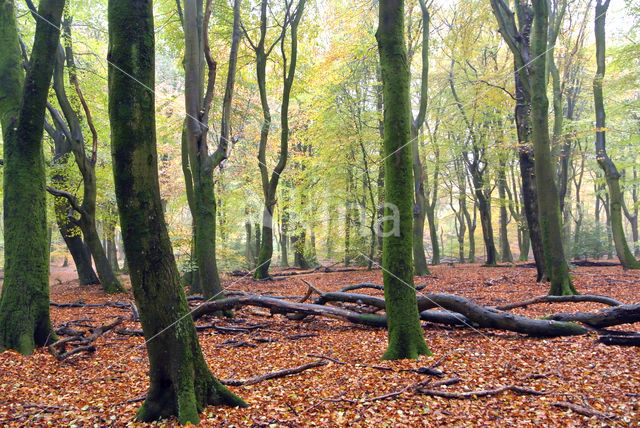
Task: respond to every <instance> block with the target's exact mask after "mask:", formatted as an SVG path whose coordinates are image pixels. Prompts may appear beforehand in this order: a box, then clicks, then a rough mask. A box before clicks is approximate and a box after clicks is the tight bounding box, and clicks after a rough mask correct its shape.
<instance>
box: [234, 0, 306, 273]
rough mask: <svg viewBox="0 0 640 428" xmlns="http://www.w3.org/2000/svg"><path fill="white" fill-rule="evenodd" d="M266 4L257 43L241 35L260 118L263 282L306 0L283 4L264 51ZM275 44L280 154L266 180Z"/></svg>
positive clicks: (259, 270)
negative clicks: (251, 63)
mask: <svg viewBox="0 0 640 428" xmlns="http://www.w3.org/2000/svg"><path fill="white" fill-rule="evenodd" d="M268 3H269V0H262V3H261V5H260V38H259V39H258V42H257V43H254V42H253V41H251V38H250V37H249V35H248V34H247V32H246V31H245V35H246V36H247V40H248V42H249V44H250V45H251V48H252V49H253V50H254V52H255V54H256V75H257V79H258V89H259V92H260V104H261V106H262V115H263V121H262V127H261V129H260V146H259V149H258V166H259V168H260V178H261V180H262V191H263V194H264V211H263V216H262V238H261V246H260V251H259V253H258V262H257V263H258V264H257V267H256V271H255V278H256V279H264V278H267V277H268V276H269V266H270V265H271V257H272V256H273V209H274V207H275V204H276V191H277V189H278V182H279V181H280V175H281V174H282V172H283V171H284V168H285V167H286V165H287V157H288V153H289V100H290V98H291V89H292V87H293V80H294V78H295V73H296V64H297V62H298V25H299V24H300V20H301V19H302V12H303V11H304V5H305V3H306V0H299V2H298V4H297V6H296V7H295V8H293V0H291V1H289V0H286V1H285V17H284V22H283V24H282V28H281V32H280V34H279V36H278V38H277V39H276V40H275V41H274V42H273V43H272V44H271V45H270V46H268V47H267V46H266V36H267V14H268V11H267V9H268ZM289 27H290V29H291V49H290V55H291V57H290V58H289V59H288V60H287V53H286V50H285V39H286V33H287V29H288V28H289ZM278 43H280V50H281V54H282V58H283V63H282V76H283V89H282V103H281V105H280V154H279V156H278V162H277V164H276V166H275V167H274V168H273V171H272V173H271V177H269V172H268V170H267V141H268V139H269V129H270V127H271V110H270V108H269V101H268V97H267V81H266V77H267V60H268V58H269V55H270V54H271V52H272V51H273V49H274V48H275V47H276V45H277V44H278ZM256 233H257V231H256Z"/></svg>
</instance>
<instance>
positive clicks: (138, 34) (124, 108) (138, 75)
mask: <svg viewBox="0 0 640 428" xmlns="http://www.w3.org/2000/svg"><path fill="white" fill-rule="evenodd" d="M108 18H109V54H108V58H109V70H108V71H109V119H110V123H111V149H112V155H113V169H114V181H115V188H116V199H117V202H118V209H119V211H120V223H121V230H122V237H123V241H124V247H125V253H126V256H127V261H128V265H129V272H130V274H131V284H132V288H133V293H134V296H135V299H136V305H137V307H138V309H139V313H140V320H141V323H142V329H143V331H144V334H145V338H146V345H147V352H148V355H149V366H150V367H149V376H150V387H149V391H148V393H147V396H146V399H145V402H144V403H143V405H142V407H141V408H140V409H139V410H138V412H137V415H136V417H137V419H138V420H140V421H153V420H157V419H160V418H165V417H169V416H172V415H175V416H177V418H178V421H179V423H181V424H186V423H189V422H191V423H194V424H197V423H198V422H199V416H198V413H199V412H200V411H201V410H202V409H203V408H204V407H205V406H206V405H208V404H227V405H231V406H246V404H245V403H244V402H243V401H242V400H241V399H240V398H239V397H237V396H236V395H235V394H233V393H231V392H230V391H229V390H227V389H226V388H225V387H224V386H223V385H222V384H220V382H219V381H218V380H217V379H216V378H214V377H213V375H212V374H211V372H210V371H209V367H208V365H207V362H206V361H205V359H204V356H203V355H202V351H201V349H200V345H199V343H198V336H197V334H196V329H195V325H194V323H193V319H192V318H191V317H190V316H188V314H189V307H188V305H187V300H186V298H185V295H184V291H183V289H182V286H181V285H180V279H179V276H178V270H177V267H176V263H175V259H174V257H173V252H172V249H171V243H170V241H169V234H168V231H167V228H166V224H165V222H164V217H163V210H162V203H161V198H160V189H159V185H158V168H157V153H156V138H155V135H156V134H155V107H154V106H155V97H154V93H153V91H152V89H153V88H154V85H155V79H154V68H155V59H154V26H153V7H152V2H151V1H150V0H136V1H133V2H131V1H125V0H110V1H109V8H108ZM131 78H133V79H135V80H136V81H137V82H139V83H140V84H139V85H137V84H132V81H131ZM150 89H151V90H150Z"/></svg>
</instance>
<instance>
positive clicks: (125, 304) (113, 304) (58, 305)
mask: <svg viewBox="0 0 640 428" xmlns="http://www.w3.org/2000/svg"><path fill="white" fill-rule="evenodd" d="M49 306H54V307H56V308H104V307H112V308H118V309H127V310H131V303H129V302H104V303H85V302H84V301H82V300H76V301H75V302H70V303H57V302H49Z"/></svg>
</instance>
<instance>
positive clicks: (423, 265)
mask: <svg viewBox="0 0 640 428" xmlns="http://www.w3.org/2000/svg"><path fill="white" fill-rule="evenodd" d="M420 8H421V10H422V75H421V82H420V105H419V110H418V114H417V116H416V117H415V118H412V120H411V150H412V159H413V188H414V202H413V204H414V205H413V263H414V269H415V274H416V275H419V276H423V275H429V267H428V266H427V259H426V257H425V253H424V221H425V214H426V208H427V199H426V197H425V194H424V168H423V165H422V162H421V161H420V139H419V133H420V132H419V130H420V128H421V127H422V125H423V122H424V118H425V115H426V110H427V95H428V89H429V84H428V83H429V12H428V10H427V6H426V4H425V0H420ZM409 62H411V59H409ZM432 220H433V218H431V219H430V220H429V226H430V227H431V225H432V223H433V222H432ZM433 238H434V236H433V234H432V235H431V242H432V244H433V243H434V241H433ZM437 245H438V243H437V238H436V241H435V245H433V247H434V254H435V252H436V251H437V250H436V249H435V247H437ZM438 258H439V257H438ZM438 262H439V261H437V262H435V263H438Z"/></svg>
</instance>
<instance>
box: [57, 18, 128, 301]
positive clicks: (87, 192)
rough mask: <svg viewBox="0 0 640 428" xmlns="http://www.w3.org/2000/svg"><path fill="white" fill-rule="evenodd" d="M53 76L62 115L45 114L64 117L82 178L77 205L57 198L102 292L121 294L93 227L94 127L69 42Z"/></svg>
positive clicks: (68, 32)
mask: <svg viewBox="0 0 640 428" xmlns="http://www.w3.org/2000/svg"><path fill="white" fill-rule="evenodd" d="M70 25H71V24H70V22H68V21H67V20H65V21H64V22H63V29H64V33H65V36H66V37H67V38H68V40H70V37H71V27H70ZM65 60H66V62H67V66H68V75H69V80H70V81H71V82H72V83H73V84H74V86H75V89H76V94H77V96H78V100H79V101H80V103H81V105H82V107H83V109H84V112H85V114H86V119H87V124H88V125H89V128H90V130H91V133H92V137H93V147H92V153H91V156H90V157H89V156H87V153H86V151H85V138H84V133H83V130H82V124H81V122H80V117H79V116H78V113H77V112H76V110H75V109H74V108H73V106H72V104H71V102H70V100H69V97H68V95H67V93H66V89H65V86H64V62H65ZM53 77H54V79H53V89H54V91H55V94H56V99H57V100H58V104H59V105H60V109H61V110H62V115H60V114H57V113H54V110H53V109H52V108H50V109H49V111H50V112H51V113H52V114H53V115H54V118H59V119H58V120H62V117H64V120H65V121H66V126H67V127H68V130H69V143H70V144H71V151H72V152H73V156H74V159H75V162H76V166H77V167H78V170H79V171H80V175H81V176H82V190H83V194H82V203H78V202H77V201H75V200H74V199H75V197H73V195H70V194H68V193H66V192H65V193H66V194H65V193H58V195H64V196H65V197H67V199H68V200H69V202H70V203H71V205H72V206H73V208H74V211H75V212H77V213H78V214H79V215H80V217H79V218H78V219H77V220H73V221H74V222H75V223H77V225H78V226H79V227H80V229H81V230H82V234H83V235H84V240H85V243H86V245H87V248H89V251H90V252H91V255H92V256H93V261H94V262H95V265H96V271H97V273H98V278H100V283H101V284H102V289H103V290H104V292H105V293H122V292H125V289H124V288H123V287H122V285H121V284H120V281H118V279H117V278H116V276H115V274H114V272H113V269H112V268H111V264H110V263H109V260H108V259H107V255H106V252H105V249H104V246H103V245H102V242H101V241H100V235H99V234H98V229H97V226H96V199H97V194H98V190H97V181H96V173H95V164H96V161H97V149H98V146H97V144H98V136H97V132H96V130H95V128H94V127H93V122H92V119H91V113H90V110H89V108H88V106H87V104H86V101H85V100H84V96H83V95H82V92H81V90H80V85H79V83H78V80H77V76H76V70H75V60H74V57H73V47H72V45H71V44H70V42H69V41H67V43H66V48H65V49H64V50H63V48H62V46H61V45H60V46H59V47H58V54H57V56H56V61H55V67H54V74H53ZM49 193H52V194H54V195H56V192H52V191H51V189H49ZM70 219H71V218H70Z"/></svg>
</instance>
